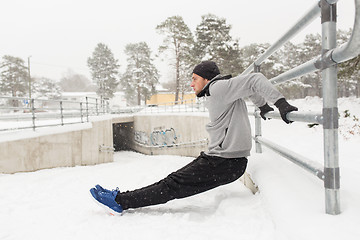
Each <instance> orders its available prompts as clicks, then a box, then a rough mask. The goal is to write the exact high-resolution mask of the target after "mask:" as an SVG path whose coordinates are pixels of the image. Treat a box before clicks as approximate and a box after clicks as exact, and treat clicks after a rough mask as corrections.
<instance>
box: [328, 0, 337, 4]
mask: <svg viewBox="0 0 360 240" xmlns="http://www.w3.org/2000/svg"><path fill="white" fill-rule="evenodd" d="M325 1H326V2H327V3H328V4H334V3H337V1H338V0H325Z"/></svg>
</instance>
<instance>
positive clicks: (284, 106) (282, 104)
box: [275, 98, 298, 124]
mask: <svg viewBox="0 0 360 240" xmlns="http://www.w3.org/2000/svg"><path fill="white" fill-rule="evenodd" d="M275 106H276V107H277V108H278V109H279V112H280V115H281V118H282V120H284V122H286V123H287V124H289V123H292V121H290V120H288V119H287V118H286V114H288V113H289V112H292V111H297V110H298V108H297V107H294V106H291V105H290V104H289V103H288V102H287V101H286V100H285V98H280V99H279V100H277V101H276V103H275Z"/></svg>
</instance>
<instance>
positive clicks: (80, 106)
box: [80, 102, 84, 123]
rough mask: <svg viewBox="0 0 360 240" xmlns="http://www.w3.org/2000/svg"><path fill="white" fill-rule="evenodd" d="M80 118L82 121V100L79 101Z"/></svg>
mask: <svg viewBox="0 0 360 240" xmlns="http://www.w3.org/2000/svg"><path fill="white" fill-rule="evenodd" d="M80 118H81V122H82V123H83V122H84V121H83V107H82V102H80Z"/></svg>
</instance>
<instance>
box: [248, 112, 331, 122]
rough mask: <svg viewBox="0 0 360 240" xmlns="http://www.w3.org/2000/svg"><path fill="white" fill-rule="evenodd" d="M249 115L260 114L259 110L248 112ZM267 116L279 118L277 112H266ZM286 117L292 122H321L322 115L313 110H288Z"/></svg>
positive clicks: (258, 115) (257, 115)
mask: <svg viewBox="0 0 360 240" xmlns="http://www.w3.org/2000/svg"><path fill="white" fill-rule="evenodd" d="M248 114H249V115H254V116H256V117H261V116H260V111H256V112H248ZM265 117H267V118H275V119H281V116H280V114H279V112H268V113H266V114H265ZM286 118H287V119H289V120H290V121H294V122H307V123H318V124H323V122H324V121H323V116H322V114H320V113H315V112H290V113H288V114H287V115H286Z"/></svg>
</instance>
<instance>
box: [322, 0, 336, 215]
mask: <svg viewBox="0 0 360 240" xmlns="http://www.w3.org/2000/svg"><path fill="white" fill-rule="evenodd" d="M321 25H322V55H323V56H324V55H325V53H326V52H327V51H328V50H330V49H334V48H335V47H336V3H335V4H329V3H328V2H327V1H326V0H321ZM322 82H323V117H324V124H323V130H324V174H325V179H324V186H325V206H326V207H325V208H326V213H327V214H332V215H337V214H340V170H339V152H338V106H337V105H338V104H337V66H336V65H334V66H332V67H329V68H326V69H323V70H322Z"/></svg>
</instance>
